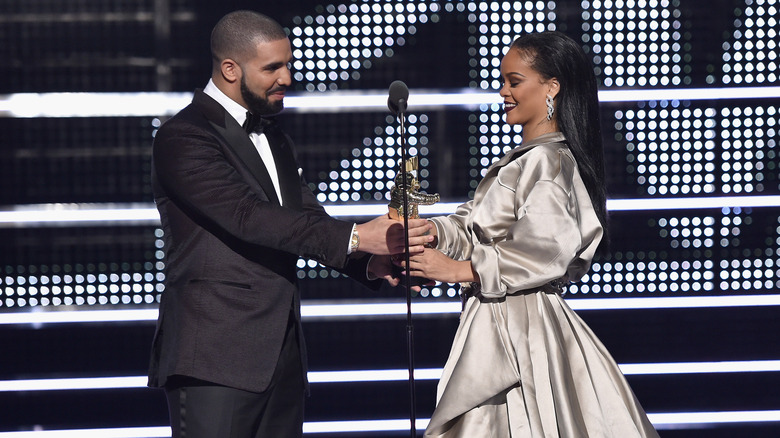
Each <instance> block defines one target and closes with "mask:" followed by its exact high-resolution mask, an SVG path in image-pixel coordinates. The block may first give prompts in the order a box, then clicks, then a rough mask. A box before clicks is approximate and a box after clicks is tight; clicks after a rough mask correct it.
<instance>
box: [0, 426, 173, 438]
mask: <svg viewBox="0 0 780 438" xmlns="http://www.w3.org/2000/svg"><path fill="white" fill-rule="evenodd" d="M170 436H171V428H170V427H168V426H160V427H122V428H110V429H63V430H31V431H22V432H0V437H2V438H170Z"/></svg>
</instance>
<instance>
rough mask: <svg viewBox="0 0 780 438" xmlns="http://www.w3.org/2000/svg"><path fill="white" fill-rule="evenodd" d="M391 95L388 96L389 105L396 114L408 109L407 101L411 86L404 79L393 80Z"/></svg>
mask: <svg viewBox="0 0 780 438" xmlns="http://www.w3.org/2000/svg"><path fill="white" fill-rule="evenodd" d="M389 95H390V96H389V97H388V98H387V107H388V108H390V111H392V112H393V113H394V114H398V113H399V112H404V111H406V101H407V100H408V99H409V87H407V86H406V84H404V83H403V81H393V83H392V84H390V92H389Z"/></svg>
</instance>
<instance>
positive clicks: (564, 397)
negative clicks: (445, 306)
mask: <svg viewBox="0 0 780 438" xmlns="http://www.w3.org/2000/svg"><path fill="white" fill-rule="evenodd" d="M425 437H436V438H443V437H447V438H452V437H463V438H509V437H512V438H518V437H519V438H541V437H544V438H551V437H560V438H579V437H582V438H586V437H587V438H597V437H598V438H602V437H606V438H609V437H613V438H632V437H639V438H643V437H658V433H657V432H656V431H655V429H654V428H653V425H652V424H651V423H650V421H649V420H648V418H647V415H646V414H645V412H644V410H643V409H642V407H641V405H640V404H639V402H638V401H637V399H636V397H635V396H634V393H633V391H632V390H631V388H630V387H629V385H628V382H627V381H626V379H625V377H624V376H623V374H622V373H621V371H620V369H619V368H618V365H617V363H616V362H615V360H614V359H613V358H612V356H611V355H610V354H609V352H608V351H607V350H606V348H605V347H604V345H603V344H602V343H601V341H599V339H598V338H597V337H596V336H595V334H594V333H593V332H592V331H591V329H590V328H589V327H588V326H587V325H586V324H585V322H584V321H583V320H582V319H581V318H580V317H579V316H578V315H577V314H576V313H574V311H573V310H572V309H571V308H570V307H569V306H568V305H567V304H566V302H565V301H564V300H563V298H562V297H561V296H560V295H558V294H555V293H545V292H543V291H539V292H535V293H529V294H518V295H508V296H507V297H506V298H505V299H500V300H485V299H480V298H477V297H471V298H469V300H468V301H467V302H466V306H465V307H464V310H463V313H462V314H461V320H460V325H459V326H458V330H457V333H456V334H455V339H454V341H453V345H452V349H451V351H450V356H449V358H448V359H447V363H446V365H445V367H444V371H443V373H442V377H441V380H440V382H439V386H438V390H437V405H436V410H435V411H434V414H433V415H432V417H431V421H430V423H429V424H428V427H427V429H426V431H425Z"/></svg>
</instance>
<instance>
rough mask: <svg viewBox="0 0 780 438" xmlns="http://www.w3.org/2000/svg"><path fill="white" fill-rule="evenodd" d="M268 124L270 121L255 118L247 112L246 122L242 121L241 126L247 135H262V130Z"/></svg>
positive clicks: (258, 117)
mask: <svg viewBox="0 0 780 438" xmlns="http://www.w3.org/2000/svg"><path fill="white" fill-rule="evenodd" d="M268 124H270V121H269V120H268V119H264V118H262V117H260V116H256V115H254V114H252V113H250V112H249V111H247V112H246V120H244V124H243V125H241V126H243V127H244V130H245V131H246V133H247V134H251V133H253V132H255V133H257V134H262V133H263V129H264V128H265V127H266V126H267V125H268Z"/></svg>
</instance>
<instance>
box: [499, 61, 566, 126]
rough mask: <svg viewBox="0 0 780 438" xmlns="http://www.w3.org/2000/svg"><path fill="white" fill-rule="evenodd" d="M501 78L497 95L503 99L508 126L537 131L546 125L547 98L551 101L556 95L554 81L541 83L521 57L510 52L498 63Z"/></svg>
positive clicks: (556, 88) (540, 79) (555, 83)
mask: <svg viewBox="0 0 780 438" xmlns="http://www.w3.org/2000/svg"><path fill="white" fill-rule="evenodd" d="M501 77H502V78H503V81H504V85H503V86H502V87H501V91H500V95H501V97H503V98H504V111H505V113H506V122H507V123H509V124H510V125H521V126H523V127H524V130H525V129H526V128H525V127H526V126H528V127H536V126H539V125H541V124H543V123H545V122H547V104H546V103H545V99H546V96H547V94H549V95H551V96H552V97H553V98H554V97H555V95H556V94H557V92H558V82H557V81H556V80H555V79H550V80H546V81H545V80H544V79H543V78H542V76H541V75H540V74H539V73H537V72H536V70H534V69H532V68H531V66H530V64H529V63H528V61H527V60H526V56H525V54H524V53H522V52H520V51H519V50H517V49H514V48H510V49H509V52H507V54H506V55H505V56H504V59H503V60H501Z"/></svg>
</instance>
